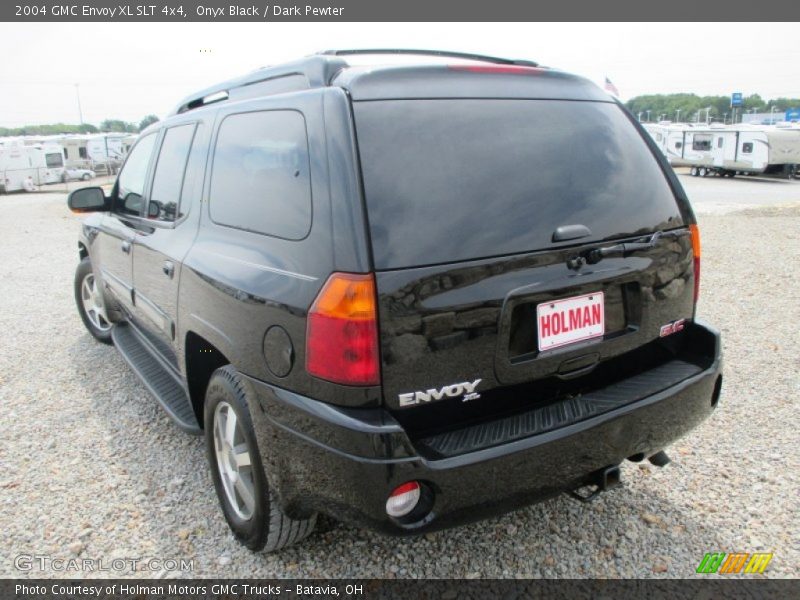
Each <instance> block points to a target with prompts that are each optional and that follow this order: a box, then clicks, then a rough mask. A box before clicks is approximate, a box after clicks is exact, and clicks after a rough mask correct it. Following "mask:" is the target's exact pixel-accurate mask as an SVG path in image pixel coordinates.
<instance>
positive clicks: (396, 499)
mask: <svg viewBox="0 0 800 600" xmlns="http://www.w3.org/2000/svg"><path fill="white" fill-rule="evenodd" d="M419 497H420V487H419V483H417V482H416V481H409V482H408V483H404V484H403V485H399V486H397V487H396V488H394V490H392V493H391V494H389V498H388V500H386V514H388V515H389V516H390V517H395V518H398V517H404V516H406V515H407V514H408V513H410V512H411V511H412V510H414V508H415V507H416V506H417V503H418V502H419Z"/></svg>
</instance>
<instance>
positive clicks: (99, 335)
mask: <svg viewBox="0 0 800 600" xmlns="http://www.w3.org/2000/svg"><path fill="white" fill-rule="evenodd" d="M87 278H92V280H93V278H94V273H93V272H92V263H91V261H90V260H89V257H88V256H87V257H86V258H84V259H83V260H81V262H80V264H79V265H78V268H77V269H75V304H76V305H77V307H78V314H79V315H80V316H81V320H82V321H83V324H84V326H85V327H86V329H88V330H89V333H91V334H92V335H93V336H94V337H95V339H97V340H99V341H101V342H103V343H104V344H111V343H112V340H111V327H112V324H111V323H110V322H108V321H107V320H106V319H105V317H101V318H99V319H98V323H99V326H98V324H97V323H94V322H93V321H92V317H91V316H90V315H89V314H88V313H87V311H86V308H85V304H84V302H83V286H84V282H85V281H86V280H87ZM87 283H88V282H87ZM95 285H96V283H95Z"/></svg>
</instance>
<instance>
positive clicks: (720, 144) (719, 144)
mask: <svg viewBox="0 0 800 600" xmlns="http://www.w3.org/2000/svg"><path fill="white" fill-rule="evenodd" d="M717 148H722V138H717Z"/></svg>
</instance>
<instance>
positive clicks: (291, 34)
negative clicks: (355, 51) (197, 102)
mask: <svg viewBox="0 0 800 600" xmlns="http://www.w3.org/2000/svg"><path fill="white" fill-rule="evenodd" d="M370 47H372V48H375V47H380V48H386V47H396V48H436V49H444V50H455V51H462V52H475V53H481V54H490V55H496V56H503V57H513V58H525V59H530V60H535V61H537V62H539V63H540V64H543V65H547V66H551V67H556V68H559V69H562V70H565V71H570V72H573V73H577V74H579V75H583V76H585V77H588V78H589V79H591V80H593V81H595V82H597V83H599V84H600V85H602V83H603V81H604V79H605V77H608V78H609V79H611V81H612V82H613V83H614V85H615V86H616V87H617V89H618V90H619V92H620V97H621V98H622V100H628V99H630V98H632V97H634V96H638V95H642V94H655V93H677V92H694V93H697V94H699V95H728V94H730V93H731V92H734V91H737V92H743V93H744V94H745V95H749V94H752V93H759V94H761V96H762V97H763V98H765V99H768V98H774V97H779V96H788V97H800V35H799V34H798V29H797V25H796V24H794V23H769V24H758V23H563V24H560V23H483V24H481V23H274V22H273V23H154V24H145V23H68V24H63V23H61V24H57V23H25V24H19V23H16V24H11V23H0V56H2V60H0V89H2V94H0V126H5V127H18V126H21V125H26V124H43V123H53V122H66V123H78V122H79V111H78V95H79V96H80V105H81V110H82V114H83V121H84V122H86V123H93V124H95V125H96V124H99V122H100V121H102V120H104V119H109V118H112V119H123V120H125V121H134V122H137V123H138V122H139V121H140V120H141V119H142V117H144V116H145V115H147V114H151V113H152V114H156V115H157V116H159V117H160V118H163V117H164V116H165V115H166V114H168V113H169V112H170V110H171V109H172V108H173V107H174V106H175V105H176V104H177V103H178V101H179V100H180V99H182V98H183V97H185V96H187V95H189V94H191V93H192V92H194V91H196V90H199V89H202V88H205V87H207V86H210V85H213V84H214V83H217V82H220V81H223V80H226V79H230V78H232V77H236V76H238V75H242V74H244V73H247V72H250V71H252V70H254V69H256V68H259V67H262V66H265V65H270V64H277V63H281V62H285V61H288V60H293V59H296V58H299V57H301V56H305V55H308V54H313V53H314V52H317V51H319V50H324V49H329V48H370ZM76 84H77V86H76Z"/></svg>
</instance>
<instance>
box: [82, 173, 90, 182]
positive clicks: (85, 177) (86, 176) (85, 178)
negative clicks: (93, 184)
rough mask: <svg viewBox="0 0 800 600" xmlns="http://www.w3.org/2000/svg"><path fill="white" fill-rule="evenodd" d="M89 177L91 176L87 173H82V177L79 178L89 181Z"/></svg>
mask: <svg viewBox="0 0 800 600" xmlns="http://www.w3.org/2000/svg"><path fill="white" fill-rule="evenodd" d="M91 178H92V176H91V175H89V174H88V173H84V174H83V177H81V179H83V180H84V181H89V180H90V179H91Z"/></svg>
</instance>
